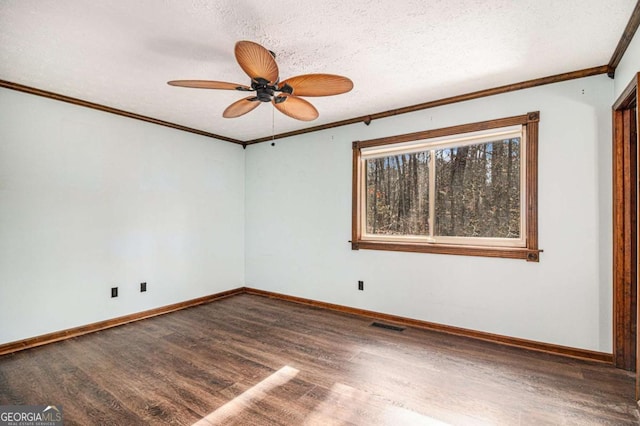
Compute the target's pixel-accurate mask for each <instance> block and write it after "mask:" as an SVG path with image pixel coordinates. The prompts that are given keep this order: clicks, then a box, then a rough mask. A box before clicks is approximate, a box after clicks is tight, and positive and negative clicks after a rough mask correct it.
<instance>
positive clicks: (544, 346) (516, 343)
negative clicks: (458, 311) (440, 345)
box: [243, 287, 613, 364]
mask: <svg viewBox="0 0 640 426" xmlns="http://www.w3.org/2000/svg"><path fill="white" fill-rule="evenodd" d="M243 290H244V292H245V293H248V294H254V295H258V296H264V297H270V298H273V299H280V300H286V301H289V302H295V303H301V304H304V305H310V306H315V307H319V308H324V309H329V310H332V311H339V312H345V313H348V314H353V315H359V316H365V317H370V318H373V319H377V320H383V321H389V322H393V323H395V324H399V325H404V326H410V327H416V328H422V329H426V330H432V331H438V332H441V333H447V334H454V335H456V336H464V337H468V338H471V339H477V340H484V341H488V342H493V343H498V344H501V345H506V346H513V347H517V348H521V349H527V350H532V351H536V352H544V353H548V354H553V355H560V356H563V357H569V358H577V359H582V360H588V361H595V362H600V363H607V364H613V354H609V353H605V352H597V351H591V350H587V349H578V348H572V347H568V346H561V345H554V344H551V343H543V342H536V341H533V340H526V339H519V338H516V337H509V336H503V335H500V334H493V333H486V332H483V331H476V330H470V329H467V328H460V327H452V326H449V325H443V324H437V323H433V322H428V321H421V320H416V319H412V318H405V317H401V316H397V315H390V314H382V313H379V312H374V311H368V310H365V309H358V308H351V307H348V306H343V305H336V304H333V303H327V302H318V301H316V300H311V299H304V298H302V297H295V296H288V295H286V294H280V293H273V292H270V291H265V290H258V289H254V288H246V287H245V288H244V289H243Z"/></svg>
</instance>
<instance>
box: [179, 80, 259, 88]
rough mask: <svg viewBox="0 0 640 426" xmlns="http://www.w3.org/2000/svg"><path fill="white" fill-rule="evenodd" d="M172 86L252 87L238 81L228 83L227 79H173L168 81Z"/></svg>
mask: <svg viewBox="0 0 640 426" xmlns="http://www.w3.org/2000/svg"><path fill="white" fill-rule="evenodd" d="M167 84H168V85H170V86H180V87H193V88H196V89H222V90H251V87H249V86H245V85H244V84H238V83H227V82H226V81H211V80H171V81H167Z"/></svg>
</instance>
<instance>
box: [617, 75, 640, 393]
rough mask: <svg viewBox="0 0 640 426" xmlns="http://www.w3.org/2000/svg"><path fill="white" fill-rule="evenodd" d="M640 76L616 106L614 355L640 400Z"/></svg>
mask: <svg viewBox="0 0 640 426" xmlns="http://www.w3.org/2000/svg"><path fill="white" fill-rule="evenodd" d="M639 82H640V73H638V74H636V75H635V76H634V78H633V79H632V81H631V82H630V83H629V85H628V86H627V87H626V89H625V90H624V91H623V92H622V94H621V95H620V97H619V98H618V100H617V101H616V102H615V103H614V105H613V182H612V183H613V358H614V363H615V365H616V367H618V368H623V369H625V370H629V371H634V370H635V371H636V387H635V388H636V400H639V399H640V368H638V366H639V364H640V363H639V362H638V361H639V358H640V357H638V356H637V355H638V354H639V353H640V351H639V349H640V340H639V339H638V337H639V336H638V332H637V331H638V329H639V327H638V323H639V320H640V315H639V308H640V304H639V303H638V223H637V221H638V216H639V212H640V209H639V205H638V151H639V150H638V131H637V125H638V108H637V105H638V86H639Z"/></svg>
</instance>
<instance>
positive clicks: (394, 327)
mask: <svg viewBox="0 0 640 426" xmlns="http://www.w3.org/2000/svg"><path fill="white" fill-rule="evenodd" d="M371 327H379V328H386V329H387V330H393V331H404V327H398V326H397V325H391V324H383V323H381V322H372V323H371Z"/></svg>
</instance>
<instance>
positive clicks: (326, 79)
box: [278, 74, 353, 96]
mask: <svg viewBox="0 0 640 426" xmlns="http://www.w3.org/2000/svg"><path fill="white" fill-rule="evenodd" d="M285 84H286V85H289V86H291V87H292V88H293V94H294V95H296V96H331V95H339V94H341V93H346V92H348V91H349V90H351V89H353V82H352V81H351V80H349V79H348V78H347V77H342V76H340V75H334V74H304V75H298V76H296V77H291V78H288V79H286V80H285V81H283V82H281V83H280V84H279V85H278V88H279V89H282V88H283V87H284V86H285Z"/></svg>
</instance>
